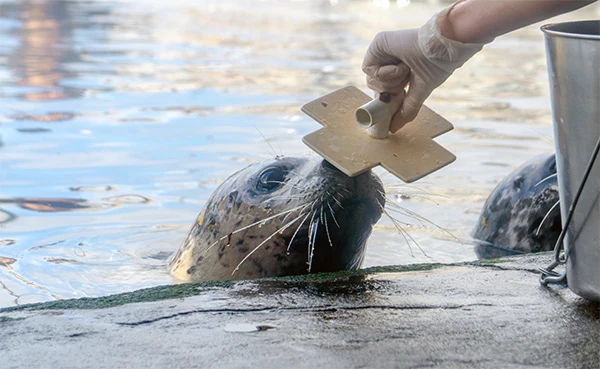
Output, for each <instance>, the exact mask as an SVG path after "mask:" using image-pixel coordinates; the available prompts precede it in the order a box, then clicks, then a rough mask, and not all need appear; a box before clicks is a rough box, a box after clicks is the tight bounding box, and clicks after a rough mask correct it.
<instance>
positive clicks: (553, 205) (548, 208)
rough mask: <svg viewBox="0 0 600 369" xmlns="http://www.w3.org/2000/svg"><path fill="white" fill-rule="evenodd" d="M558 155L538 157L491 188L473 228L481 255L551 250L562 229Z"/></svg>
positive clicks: (489, 255)
mask: <svg viewBox="0 0 600 369" xmlns="http://www.w3.org/2000/svg"><path fill="white" fill-rule="evenodd" d="M558 200H559V198H558V183H557V179H556V157H555V155H554V154H546V155H540V156H538V157H535V158H533V159H531V160H529V161H527V162H526V163H524V164H523V165H521V166H520V167H519V168H517V169H515V170H514V171H513V172H512V173H510V174H509V175H508V176H507V177H506V178H505V179H504V180H502V182H500V183H499V184H498V186H496V188H495V189H494V190H493V191H492V193H491V194H490V196H489V197H488V199H487V200H486V202H485V204H484V205H483V210H482V212H481V215H480V216H479V221H478V222H477V226H476V227H475V229H474V230H473V232H472V237H473V239H474V242H475V253H476V254H477V256H478V257H479V258H480V259H490V258H496V257H501V256H507V255H514V254H524V253H532V252H541V251H550V250H552V249H554V245H555V243H556V240H557V239H558V236H559V234H560V231H561V218H560V206H558Z"/></svg>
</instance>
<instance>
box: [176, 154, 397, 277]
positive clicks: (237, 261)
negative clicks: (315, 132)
mask: <svg viewBox="0 0 600 369" xmlns="http://www.w3.org/2000/svg"><path fill="white" fill-rule="evenodd" d="M384 203H385V195H384V190H383V185H382V184H381V181H380V180H379V178H378V177H377V176H376V175H374V174H373V173H372V172H370V171H369V172H366V173H363V174H361V175H359V176H356V177H348V176H346V175H345V174H343V173H342V172H340V171H339V170H337V169H336V168H335V167H333V166H332V165H331V164H329V163H328V162H326V161H321V160H311V159H308V158H294V157H289V158H278V159H273V160H268V161H265V162H261V163H257V164H253V165H250V166H248V167H246V168H245V169H242V170H241V171H239V172H237V173H235V174H234V175H232V176H231V177H229V178H228V179H227V180H226V181H225V182H224V183H223V184H221V185H220V186H219V187H218V188H217V190H216V191H215V192H214V193H213V195H212V196H211V197H210V199H209V200H208V202H207V204H206V206H205V207H204V209H203V210H202V212H201V213H200V215H199V216H198V219H197V221H196V222H195V223H194V225H193V226H192V228H191V230H190V232H189V233H188V235H187V237H186V238H185V240H184V242H183V244H182V245H181V247H180V248H179V250H178V251H177V253H176V254H175V255H174V256H173V258H172V259H171V261H170V263H169V269H170V272H171V274H172V275H173V276H175V277H177V278H178V279H181V280H184V281H203V280H226V279H252V278H261V277H273V276H283V275H297V274H305V273H308V272H331V271H339V270H350V269H358V268H359V267H360V266H361V264H362V262H363V259H364V255H365V244H366V241H367V238H368V237H369V235H370V234H371V231H372V227H373V225H374V224H375V223H376V222H377V221H378V220H379V218H380V217H381V214H382V209H383V206H384Z"/></svg>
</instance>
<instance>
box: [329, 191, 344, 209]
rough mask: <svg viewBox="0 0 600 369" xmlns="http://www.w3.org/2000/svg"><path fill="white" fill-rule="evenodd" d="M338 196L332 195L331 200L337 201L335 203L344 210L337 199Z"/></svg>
mask: <svg viewBox="0 0 600 369" xmlns="http://www.w3.org/2000/svg"><path fill="white" fill-rule="evenodd" d="M335 195H336V194H333V195H331V198H332V199H333V201H335V203H336V204H337V205H338V206H339V207H340V208H342V209H343V208H344V207H343V206H342V203H341V202H340V200H338V199H337V197H335Z"/></svg>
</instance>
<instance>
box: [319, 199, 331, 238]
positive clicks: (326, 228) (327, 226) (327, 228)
mask: <svg viewBox="0 0 600 369" xmlns="http://www.w3.org/2000/svg"><path fill="white" fill-rule="evenodd" d="M328 205H329V204H328ZM321 213H323V206H321ZM325 231H327V240H329V246H331V247H333V242H331V236H330V235H329V225H328V224H327V214H325Z"/></svg>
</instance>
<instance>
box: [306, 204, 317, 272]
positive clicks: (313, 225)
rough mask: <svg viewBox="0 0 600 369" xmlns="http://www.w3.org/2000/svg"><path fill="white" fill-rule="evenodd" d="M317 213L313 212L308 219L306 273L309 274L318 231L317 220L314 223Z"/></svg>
mask: <svg viewBox="0 0 600 369" xmlns="http://www.w3.org/2000/svg"><path fill="white" fill-rule="evenodd" d="M316 214H317V211H316V210H315V211H314V212H313V215H312V217H311V218H310V226H309V227H308V234H309V237H308V272H309V273H310V269H311V268H312V261H313V256H314V255H315V240H316V238H317V232H318V231H319V220H318V219H317V221H316V222H315V221H314V219H315V215H316Z"/></svg>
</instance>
